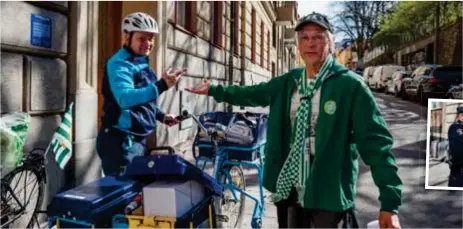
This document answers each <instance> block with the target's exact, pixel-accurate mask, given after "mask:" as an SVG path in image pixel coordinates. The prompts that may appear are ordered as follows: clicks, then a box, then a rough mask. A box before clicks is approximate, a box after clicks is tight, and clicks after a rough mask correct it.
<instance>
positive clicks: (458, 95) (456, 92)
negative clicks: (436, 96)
mask: <svg viewBox="0 0 463 229" xmlns="http://www.w3.org/2000/svg"><path fill="white" fill-rule="evenodd" d="M446 97H447V98H449V99H463V84H460V85H457V86H453V87H451V88H450V89H449V91H448V92H447V95H446Z"/></svg>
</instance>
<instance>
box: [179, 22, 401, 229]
mask: <svg viewBox="0 0 463 229" xmlns="http://www.w3.org/2000/svg"><path fill="white" fill-rule="evenodd" d="M295 30H296V31H297V40H298V49H299V53H300V55H301V57H302V59H303V60H304V62H305V67H304V68H299V69H294V70H291V71H289V72H288V73H286V74H283V75H281V76H279V77H275V78H273V79H271V80H270V81H269V82H265V83H260V84H257V85H253V86H222V85H211V84H209V82H208V81H205V82H204V83H203V84H201V85H198V86H196V87H194V88H187V89H186V90H187V91H190V92H192V93H196V94H203V95H209V96H212V97H214V99H215V100H216V101H218V102H227V103H230V104H234V105H237V106H262V107H264V106H270V112H269V121H268V127H267V145H266V148H265V162H264V165H263V167H264V176H263V177H264V178H263V184H264V187H265V188H266V189H267V190H269V191H270V192H272V193H273V195H272V197H273V201H274V202H275V204H276V206H277V213H278V223H279V226H280V228H286V227H316V228H322V227H327V228H333V227H339V226H341V224H343V223H344V224H345V223H346V221H350V220H349V219H348V218H349V217H348V216H352V214H353V213H352V212H353V211H352V209H353V207H354V202H355V196H356V184H357V177H358V158H359V156H360V157H361V158H362V159H363V161H364V162H365V163H366V164H367V165H368V166H370V168H371V173H372V176H373V180H374V182H375V184H376V185H377V186H378V188H379V192H380V195H379V200H380V202H381V207H380V211H379V224H380V226H381V228H400V224H399V219H398V216H397V214H398V208H399V206H400V205H401V203H402V182H401V180H400V178H399V176H398V174H397V166H396V164H395V158H394V156H393V155H392V154H391V147H392V143H393V139H392V136H391V134H390V133H389V131H388V129H387V126H386V123H385V121H384V119H383V117H382V116H381V113H380V111H379V108H378V106H377V104H376V102H375V99H374V97H373V95H372V93H371V91H370V90H369V89H368V87H367V86H366V85H365V83H364V81H363V80H362V78H361V77H360V76H359V75H357V74H355V73H353V72H352V71H349V70H348V69H347V68H345V67H344V66H342V65H340V64H339V63H338V62H337V61H336V60H335V59H334V57H333V56H332V55H333V53H334V39H333V35H332V27H331V25H330V23H329V21H328V19H327V18H326V16H324V15H321V14H318V13H312V14H309V15H307V16H305V17H303V18H302V19H301V20H300V22H299V24H298V25H297V26H296V28H295ZM347 223H348V222H347Z"/></svg>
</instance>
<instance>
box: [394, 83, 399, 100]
mask: <svg viewBox="0 0 463 229" xmlns="http://www.w3.org/2000/svg"><path fill="white" fill-rule="evenodd" d="M394 96H395V97H399V96H400V91H399V90H398V89H397V86H396V87H394Z"/></svg>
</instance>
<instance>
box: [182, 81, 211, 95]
mask: <svg viewBox="0 0 463 229" xmlns="http://www.w3.org/2000/svg"><path fill="white" fill-rule="evenodd" d="M210 86H211V84H210V83H209V81H208V80H204V82H203V83H202V84H200V85H198V86H196V87H193V88H185V91H188V92H191V93H195V94H198V95H207V94H208V93H209V87H210Z"/></svg>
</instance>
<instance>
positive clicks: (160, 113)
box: [156, 111, 166, 122]
mask: <svg viewBox="0 0 463 229" xmlns="http://www.w3.org/2000/svg"><path fill="white" fill-rule="evenodd" d="M164 116H166V114H164V113H162V112H159V111H158V112H156V119H157V120H158V121H159V122H163V121H164Z"/></svg>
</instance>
